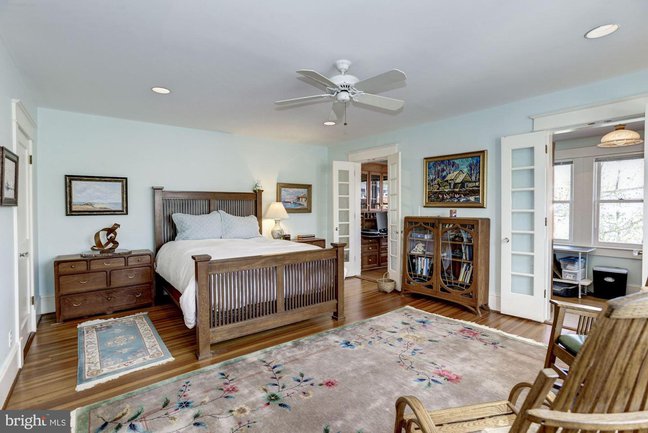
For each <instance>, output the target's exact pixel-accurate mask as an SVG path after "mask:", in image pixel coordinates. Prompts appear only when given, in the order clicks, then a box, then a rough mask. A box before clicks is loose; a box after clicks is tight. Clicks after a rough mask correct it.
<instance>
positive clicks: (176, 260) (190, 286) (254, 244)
mask: <svg viewBox="0 0 648 433" xmlns="http://www.w3.org/2000/svg"><path fill="white" fill-rule="evenodd" d="M317 249H319V247H316V246H314V245H309V244H304V243H297V242H290V241H284V240H275V239H268V238H265V237H258V238H252V239H205V240H197V241H171V242H167V243H166V244H164V245H163V246H162V248H160V250H159V251H158V254H157V257H156V258H155V270H156V272H157V273H158V274H159V275H160V276H161V277H162V278H164V279H165V280H166V281H168V282H169V283H171V284H172V285H173V287H175V288H176V289H177V290H178V291H179V292H180V293H182V295H181V296H180V309H181V310H182V313H183V315H184V322H185V325H187V327H188V328H193V327H194V326H195V325H196V277H195V262H194V260H193V259H192V258H191V256H194V255H198V254H208V255H210V256H211V258H212V260H221V259H233V258H236V257H250V256H259V255H269V254H282V253H291V252H299V251H308V250H317Z"/></svg>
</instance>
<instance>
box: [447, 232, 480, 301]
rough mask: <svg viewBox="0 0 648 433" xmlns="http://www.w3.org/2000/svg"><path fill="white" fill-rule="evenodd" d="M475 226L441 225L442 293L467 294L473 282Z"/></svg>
mask: <svg viewBox="0 0 648 433" xmlns="http://www.w3.org/2000/svg"><path fill="white" fill-rule="evenodd" d="M474 230H475V226H474V225H473V224H461V225H459V224H442V225H441V269H440V276H441V287H440V289H441V291H442V292H446V293H449V292H450V293H452V292H454V293H456V292H466V291H468V290H469V289H470V288H471V286H472V282H473V277H474V274H473V270H474V263H473V255H474V238H473V233H474Z"/></svg>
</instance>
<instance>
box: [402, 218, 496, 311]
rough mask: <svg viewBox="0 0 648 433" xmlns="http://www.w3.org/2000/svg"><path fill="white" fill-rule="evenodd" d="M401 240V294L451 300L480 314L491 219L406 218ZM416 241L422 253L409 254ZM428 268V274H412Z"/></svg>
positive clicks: (485, 293)
mask: <svg viewBox="0 0 648 433" xmlns="http://www.w3.org/2000/svg"><path fill="white" fill-rule="evenodd" d="M413 233H416V234H421V233H423V234H429V236H430V237H429V238H427V239H426V238H419V237H415V236H412V234H413ZM404 238H405V239H406V240H407V241H406V242H404V245H403V249H404V251H403V269H404V272H403V285H402V286H403V292H404V293H407V292H412V293H419V294H424V295H429V296H432V297H436V298H440V299H445V300H450V301H452V302H456V303H458V304H461V305H464V306H466V307H468V308H470V309H471V310H473V311H474V312H475V313H477V314H480V308H482V307H485V306H487V304H488V270H489V269H488V266H489V244H490V240H489V239H490V220H489V219H488V218H443V217H406V218H405V230H404ZM437 240H438V242H436V241H437ZM418 242H421V243H423V245H424V246H425V251H424V252H423V253H412V252H411V250H412V248H413V247H414V246H416V244H417V243H418ZM419 248H420V246H419ZM428 267H429V271H428V275H421V273H420V272H414V271H421V270H422V269H423V270H427V269H428Z"/></svg>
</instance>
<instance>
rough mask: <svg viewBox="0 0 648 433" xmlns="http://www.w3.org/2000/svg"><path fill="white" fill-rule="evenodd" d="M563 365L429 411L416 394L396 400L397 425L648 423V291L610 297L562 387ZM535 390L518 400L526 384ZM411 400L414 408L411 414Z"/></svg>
mask: <svg viewBox="0 0 648 433" xmlns="http://www.w3.org/2000/svg"><path fill="white" fill-rule="evenodd" d="M557 379H558V373H557V372H556V371H555V370H553V369H550V368H545V369H544V370H542V371H541V372H540V373H539V374H538V376H537V378H536V380H535V382H534V383H533V385H531V384H527V383H522V384H518V385H516V386H515V387H514V388H513V389H512V391H511V394H510V395H509V399H508V400H505V401H497V402H492V403H485V404H477V405H472V406H464V407H460V408H453V409H443V410H436V411H431V412H429V411H427V410H426V409H425V407H424V406H423V404H422V403H421V402H420V401H419V400H418V399H417V398H416V397H412V396H406V397H400V398H399V399H398V400H397V402H396V425H395V430H394V431H395V432H396V433H402V432H403V431H405V432H407V433H412V432H423V433H442V432H443V433H445V432H448V433H450V432H451V433H461V432H475V431H479V430H484V429H491V428H497V430H498V431H500V430H506V429H507V430H508V432H510V433H526V432H528V431H529V428H530V427H531V426H532V425H533V426H534V427H539V428H540V431H541V432H545V431H546V432H551V433H555V432H556V431H557V430H558V429H561V430H562V431H564V432H570V433H577V432H578V431H579V430H580V431H581V432H587V431H601V432H605V431H628V432H629V431H632V430H644V431H645V429H648V293H638V294H635V295H630V296H626V297H623V298H617V299H614V300H612V301H609V302H608V304H607V308H606V309H605V310H604V311H603V312H601V314H600V315H599V317H598V319H597V320H596V322H595V323H594V326H593V328H592V331H591V332H590V334H589V336H588V337H587V339H586V340H585V344H584V345H583V347H582V349H581V350H580V351H579V352H578V355H577V356H576V359H575V361H574V363H573V364H572V367H571V369H570V372H569V374H568V375H567V378H566V379H565V381H564V383H563V386H562V388H561V389H560V390H559V391H558V394H557V395H554V394H553V393H552V392H551V388H552V386H553V384H554V382H555V381H556V380H557ZM524 389H528V390H529V392H528V394H527V396H526V398H525V399H524V402H523V403H522V405H521V406H519V407H518V406H516V403H517V399H518V397H519V396H520V393H521V391H522V390H524ZM407 408H410V410H411V411H412V412H413V413H412V414H408V415H405V410H406V409H407Z"/></svg>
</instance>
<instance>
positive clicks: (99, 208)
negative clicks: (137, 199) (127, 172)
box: [65, 175, 128, 215]
mask: <svg viewBox="0 0 648 433" xmlns="http://www.w3.org/2000/svg"><path fill="white" fill-rule="evenodd" d="M65 214H66V215H128V180H127V179H126V178H125V177H105V176H72V175H67V176H65Z"/></svg>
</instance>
